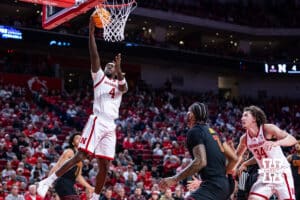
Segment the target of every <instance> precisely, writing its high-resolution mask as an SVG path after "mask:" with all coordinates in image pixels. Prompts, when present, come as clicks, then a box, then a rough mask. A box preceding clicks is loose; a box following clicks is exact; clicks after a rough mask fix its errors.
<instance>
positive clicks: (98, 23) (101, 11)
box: [92, 8, 111, 28]
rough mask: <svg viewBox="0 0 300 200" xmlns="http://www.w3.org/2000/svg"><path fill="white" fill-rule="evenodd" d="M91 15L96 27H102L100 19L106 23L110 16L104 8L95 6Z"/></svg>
mask: <svg viewBox="0 0 300 200" xmlns="http://www.w3.org/2000/svg"><path fill="white" fill-rule="evenodd" d="M92 16H93V20H94V22H95V26H96V27H97V28H103V22H102V20H104V24H108V23H109V22H110V17H111V15H110V13H109V12H108V11H107V10H106V9H104V8H96V10H95V11H94V13H93V15H92ZM100 16H101V17H102V18H101V17H100Z"/></svg>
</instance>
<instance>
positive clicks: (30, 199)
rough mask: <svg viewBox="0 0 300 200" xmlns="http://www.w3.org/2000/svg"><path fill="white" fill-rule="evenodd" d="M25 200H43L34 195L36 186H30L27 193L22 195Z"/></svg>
mask: <svg viewBox="0 0 300 200" xmlns="http://www.w3.org/2000/svg"><path fill="white" fill-rule="evenodd" d="M24 199H25V200H43V198H42V197H41V196H40V195H38V194H37V193H36V185H30V186H29V187H28V192H26V193H25V195H24Z"/></svg>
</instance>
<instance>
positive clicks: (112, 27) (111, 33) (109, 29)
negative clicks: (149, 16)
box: [96, 0, 137, 42]
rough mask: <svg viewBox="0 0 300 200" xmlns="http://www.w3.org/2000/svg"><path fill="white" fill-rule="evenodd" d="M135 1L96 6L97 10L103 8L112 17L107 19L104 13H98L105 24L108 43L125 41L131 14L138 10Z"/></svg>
mask: <svg viewBox="0 0 300 200" xmlns="http://www.w3.org/2000/svg"><path fill="white" fill-rule="evenodd" d="M136 6H137V4H136V2H135V0H118V1H117V0H107V1H105V2H103V3H102V4H100V5H98V6H96V10H98V9H100V8H101V7H103V8H104V9H106V10H107V11H108V12H109V13H110V15H111V17H110V18H107V17H106V16H104V15H103V12H98V15H99V17H100V20H101V21H102V24H103V37H104V40H105V41H108V42H118V41H122V40H124V30H125V25H126V22H127V19H128V16H129V14H130V13H131V12H132V11H133V10H134V9H135V8H136Z"/></svg>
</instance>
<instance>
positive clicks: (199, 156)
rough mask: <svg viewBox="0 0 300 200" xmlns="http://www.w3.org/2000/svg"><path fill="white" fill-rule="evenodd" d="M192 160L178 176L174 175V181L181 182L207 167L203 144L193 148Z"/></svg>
mask: <svg viewBox="0 0 300 200" xmlns="http://www.w3.org/2000/svg"><path fill="white" fill-rule="evenodd" d="M193 155H194V160H193V161H192V162H191V164H189V165H188V166H187V167H186V168H185V169H184V170H182V171H181V172H180V173H179V174H177V175H175V180H176V181H181V180H183V179H186V178H187V177H189V176H192V175H194V174H195V173H197V172H199V171H200V170H201V169H202V168H203V167H205V166H206V165H207V159H206V150H205V146H204V145H203V144H199V145H197V146H195V147H194V148H193Z"/></svg>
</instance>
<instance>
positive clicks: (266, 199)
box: [250, 192, 269, 200]
mask: <svg viewBox="0 0 300 200" xmlns="http://www.w3.org/2000/svg"><path fill="white" fill-rule="evenodd" d="M251 194H252V195H256V196H259V197H262V198H264V199H265V200H269V198H268V197H266V196H265V195H262V194H259V193H256V192H250V195H251Z"/></svg>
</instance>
